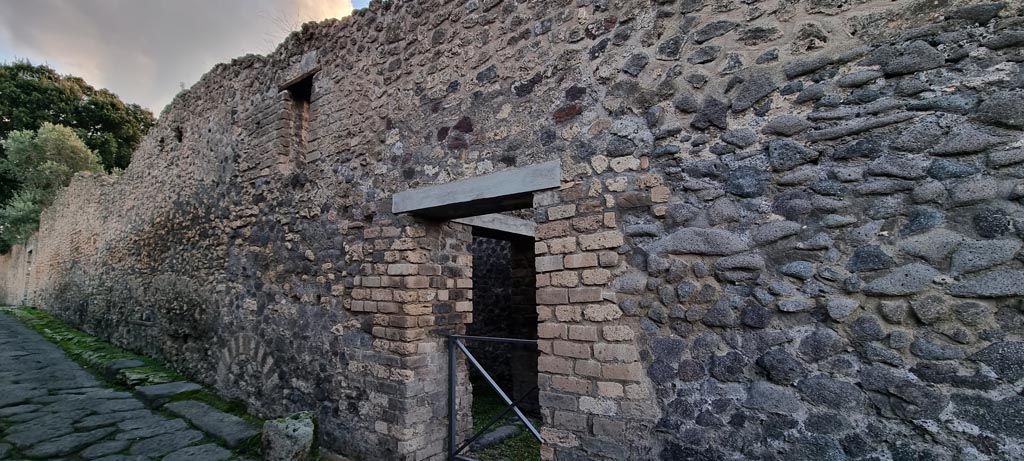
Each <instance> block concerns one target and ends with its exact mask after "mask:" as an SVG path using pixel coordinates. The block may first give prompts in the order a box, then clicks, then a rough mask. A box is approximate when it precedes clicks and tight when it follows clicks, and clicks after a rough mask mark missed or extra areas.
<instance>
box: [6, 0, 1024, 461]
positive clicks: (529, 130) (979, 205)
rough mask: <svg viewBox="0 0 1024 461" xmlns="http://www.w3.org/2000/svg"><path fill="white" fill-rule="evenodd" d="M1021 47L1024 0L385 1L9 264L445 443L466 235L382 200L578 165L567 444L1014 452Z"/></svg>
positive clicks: (561, 275) (356, 412) (557, 373)
mask: <svg viewBox="0 0 1024 461" xmlns="http://www.w3.org/2000/svg"><path fill="white" fill-rule="evenodd" d="M1022 61H1024V9H1022V6H1021V5H1020V4H1019V3H1018V2H1006V3H976V2H967V1H957V0H927V1H914V0H898V1H889V0H884V1H883V0H742V1H737V0H657V1H651V0H544V1H540V0H538V1H526V0H520V1H516V0H504V1H503V0H470V1H451V0H447V1H446V0H422V1H394V2H374V3H373V5H372V6H371V8H370V9H369V10H364V11H360V12H358V13H356V15H355V16H353V17H351V18H347V19H344V20H340V21H327V22H323V23H320V24H315V25H307V26H305V27H304V28H303V29H302V30H301V31H299V32H297V33H295V34H293V35H292V36H291V37H289V38H288V39H287V40H286V41H285V42H284V43H283V44H282V45H281V46H280V47H279V48H278V49H277V50H276V51H275V52H274V53H272V54H270V55H268V56H247V57H243V58H240V59H237V60H235V61H233V62H231V63H229V64H223V65H219V66H217V67H215V68H214V69H212V70H211V71H210V72H209V73H208V74H207V75H206V76H205V77H204V78H203V79H202V80H201V81H200V82H199V83H197V84H196V85H195V86H193V87H192V88H191V89H189V90H187V91H184V92H183V93H182V94H180V95H179V96H178V97H177V98H176V99H175V100H174V102H173V103H172V104H171V105H170V106H169V107H168V108H167V109H166V110H165V111H164V112H163V114H162V115H161V117H160V120H159V122H158V124H157V126H156V127H155V128H154V129H153V131H152V133H151V134H150V135H149V136H148V137H147V138H146V140H145V141H144V143H143V145H142V146H141V148H140V149H139V151H138V152H137V154H136V156H135V160H134V161H133V163H132V165H131V167H129V168H128V169H127V171H126V172H125V173H124V175H123V176H121V177H119V178H116V179H111V178H97V177H79V178H76V179H75V181H74V182H73V184H72V185H71V187H70V188H69V189H68V190H67V191H66V192H65V193H64V194H63V195H62V196H61V197H60V198H59V199H58V201H57V203H56V204H55V205H54V206H53V207H52V208H50V209H49V210H48V211H47V212H46V213H45V214H44V216H43V223H42V227H41V229H40V232H39V234H38V237H37V242H36V245H35V247H34V249H33V255H32V258H31V268H30V269H31V270H30V271H29V270H28V269H29V268H26V267H16V266H19V264H23V263H20V262H19V261H27V259H26V258H21V257H19V256H17V255H18V253H15V254H14V257H5V258H4V259H3V260H2V261H0V264H5V267H3V271H4V274H5V277H4V278H3V280H4V282H3V283H5V284H10V283H15V284H17V281H16V279H17V277H18V276H17V275H15V276H14V279H15V282H11V276H10V275H8V274H23V273H24V274H28V282H27V286H28V292H29V298H30V301H31V302H33V303H35V304H37V305H40V306H42V307H44V308H46V309H48V310H50V311H51V312H53V313H55V314H56V315H58V316H60V317H62V318H64V319H66V320H68V321H70V322H72V323H74V324H76V325H78V326H80V327H81V328H84V329H85V330H87V331H90V332H92V333H95V334H98V335H101V336H104V337H107V338H110V339H111V340H112V341H114V342H116V343H118V344H120V345H123V346H126V347H129V348H133V349H135V350H139V351H142V352H145V353H147V354H151V355H153V356H156V357H161V358H163V359H164V360H167V361H168V362H170V363H172V364H174V366H176V367H177V368H179V369H181V370H182V371H184V372H185V373H187V374H189V375H190V376H191V377H193V378H194V379H197V380H200V381H203V382H205V383H208V384H212V385H214V386H216V387H217V388H218V389H219V390H221V391H222V392H225V393H227V394H229V395H232V396H235V397H238V398H241V399H244V400H245V401H246V402H247V403H248V404H250V405H251V406H252V408H253V409H254V410H255V411H257V412H260V413H263V414H266V415H279V414H283V413H286V412H290V411H295V410H301V409H313V410H315V411H317V413H318V415H319V419H320V423H321V428H322V432H321V434H322V436H323V441H324V443H325V444H326V445H327V446H328V447H330V448H332V449H335V450H338V451H341V452H343V453H346V454H349V455H352V456H354V457H356V458H359V459H388V460H421V459H441V458H442V457H443V455H442V454H441V453H442V452H443V450H444V448H445V439H444V430H443V428H444V427H445V424H446V414H447V408H446V404H445V399H444V396H445V393H446V388H445V386H446V384H445V379H444V377H445V374H446V372H447V370H446V367H447V365H446V354H445V341H444V335H445V334H446V333H448V332H451V331H457V332H461V331H465V325H466V324H467V323H470V322H471V321H472V299H471V298H472V279H471V276H472V253H471V252H470V251H469V248H468V245H469V244H470V243H471V239H472V238H471V232H470V230H469V229H468V228H467V227H466V226H463V225H459V224H454V223H437V222H430V221H422V220H419V219H417V218H414V217H411V216H395V215H392V214H391V213H390V212H389V211H390V209H391V208H390V197H391V196H392V195H393V194H394V193H395V192H398V191H402V190H406V189H409V188H413V187H417V186H421V185H428V184H439V183H446V182H450V181H453V180H457V179H461V178H466V177H470V176H474V175H479V174H483V173H488V172H491V171H496V170H502V169H506V168H512V167H516V166H523V165H529V164H534V163H539V162H541V161H546V160H552V159H556V158H557V159H561V161H562V165H563V173H562V180H563V181H562V187H561V188H560V189H559V190H556V191H551V192H545V193H542V194H538V195H537V196H536V199H535V210H534V215H535V216H536V218H535V219H536V221H537V222H538V230H537V241H536V248H535V250H536V254H537V258H536V267H537V270H538V271H539V274H538V275H537V286H538V291H537V300H536V301H537V304H538V307H537V312H538V316H539V322H540V323H539V325H538V335H539V337H540V338H541V344H540V349H541V353H540V356H539V367H540V372H541V375H540V384H541V393H540V405H541V406H542V414H543V419H544V429H543V433H544V435H545V437H546V438H547V440H548V441H549V443H548V444H546V445H545V446H544V448H543V455H544V457H545V459H558V460H591V459H627V458H628V459H663V460H676V459H846V458H850V459H940V460H941V459H950V460H951V459H1013V458H1021V457H1024V421H1022V419H1021V418H1022V416H1021V415H1024V397H1022V395H1021V389H1022V381H1021V380H1022V378H1024V367H1022V365H1021V364H1022V363H1024V342H1022V334H1024V316H1022V312H1021V310H1022V309H1024V307H1022V305H1021V304H1022V301H1021V300H1022V299H1024V261H1022V259H1024V258H1022V257H1021V251H1020V250H1021V237H1022V235H1024V210H1022V203H1021V199H1022V197H1024V184H1022V178H1024V140H1022V130H1024V115H1022V114H1024V71H1022V67H1021V66H1022V64H1021V62H1022ZM308 75H313V78H312V93H311V97H310V98H309V99H308V100H307V99H305V98H304V94H303V93H304V92H302V91H294V92H289V91H287V90H284V89H282V86H281V85H283V84H286V83H288V82H291V81H301V78H302V77H304V76H308ZM19 251H20V250H19ZM3 290H4V292H5V293H6V296H8V297H10V296H11V293H16V292H17V291H16V287H15V288H12V287H11V286H9V285H5V286H4V288H3ZM15 296H17V295H16V294H15ZM461 376H462V377H463V380H462V381H461V382H460V386H461V387H462V391H466V390H467V389H466V387H467V386H468V383H467V382H466V381H465V379H464V378H465V373H464V372H463V373H462V375H461ZM466 411H467V407H466V404H465V402H464V403H463V404H462V405H461V406H460V412H461V413H460V422H461V424H462V426H463V428H466V427H468V424H469V423H468V418H467V416H468V415H467V414H466Z"/></svg>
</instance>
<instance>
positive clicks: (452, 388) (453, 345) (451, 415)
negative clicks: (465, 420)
mask: <svg viewBox="0 0 1024 461" xmlns="http://www.w3.org/2000/svg"><path fill="white" fill-rule="evenodd" d="M466 339H468V340H471V341H490V342H498V343H510V344H532V345H534V346H536V345H537V341H536V340H532V339H515V338H495V337H491V336H466V335H448V459H449V460H460V459H461V460H466V459H469V458H464V457H461V456H459V453H462V451H463V450H465V449H466V448H467V447H469V445H470V444H471V443H473V442H474V441H476V439H477V438H479V437H480V436H481V435H483V433H484V432H486V431H487V429H489V428H490V427H491V426H492V425H494V423H496V422H498V421H499V420H500V419H501V418H502V417H504V416H505V415H506V414H508V412H509V410H511V411H512V412H514V413H515V415H516V417H517V418H519V421H522V422H523V424H525V425H526V428H527V429H529V431H530V433H531V434H533V437H534V438H536V439H537V440H538V441H539V442H540V443H544V438H543V437H541V435H540V432H538V431H537V428H536V427H534V426H533V423H531V422H530V420H529V419H528V418H527V417H526V415H524V414H523V412H522V411H520V410H519V406H518V405H519V403H520V402H522V401H523V399H524V398H526V396H528V395H530V394H531V393H533V392H534V391H536V390H537V387H536V386H534V387H533V389H530V391H529V392H526V393H525V394H523V395H522V396H520V397H519V398H518V399H516V401H514V402H513V401H512V399H510V398H509V397H508V395H506V394H505V391H503V390H501V386H498V383H496V382H494V378H491V375H490V374H489V373H487V370H484V367H483V366H481V365H480V362H478V361H477V360H476V357H474V356H473V354H471V353H470V352H469V350H468V349H466V345H465V344H463V343H462V341H463V340H466ZM458 351H462V353H463V354H466V358H467V359H468V360H469V363H471V364H472V365H473V367H474V368H476V370H477V371H479V372H480V374H481V375H483V377H484V379H485V380H487V384H490V385H491V387H492V388H493V389H494V391H495V392H497V393H498V396H499V397H501V400H503V401H504V402H505V404H506V405H508V406H507V407H506V408H505V410H504V411H502V413H501V414H500V415H498V416H496V417H495V418H493V419H492V420H491V421H490V422H488V423H487V425H486V426H484V427H483V428H482V429H480V430H479V431H477V433H476V434H473V436H472V437H470V438H469V439H468V440H467V441H466V442H464V443H463V444H462V445H460V446H459V447H456V446H455V443H456V441H457V440H458V421H456V419H457V418H458V410H457V408H456V407H455V404H456V402H457V396H456V388H457V386H456V385H457V384H458V361H457V359H458Z"/></svg>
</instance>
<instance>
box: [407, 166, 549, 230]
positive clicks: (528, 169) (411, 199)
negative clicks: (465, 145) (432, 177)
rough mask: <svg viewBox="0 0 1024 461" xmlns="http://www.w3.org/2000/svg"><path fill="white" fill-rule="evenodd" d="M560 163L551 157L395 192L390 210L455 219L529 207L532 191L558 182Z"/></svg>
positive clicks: (546, 187)
mask: <svg viewBox="0 0 1024 461" xmlns="http://www.w3.org/2000/svg"><path fill="white" fill-rule="evenodd" d="M561 177H562V162H561V160H553V161H550V162H544V163H537V164H534V165H529V166H524V167H520V168H513V169H509V170H503V171H499V172H496V173H490V174H485V175H482V176H476V177H472V178H466V179H462V180H459V181H453V182H450V183H447V184H438V185H434V186H425V187H419V188H416V189H410V190H407V191H403V192H399V193H397V194H395V196H394V200H392V206H391V210H392V212H393V213H395V214H398V213H412V214H415V215H417V216H423V217H426V218H434V219H457V218H466V217H470V216H479V215H485V214H491V213H500V212H502V211H510V210H517V209H522V208H530V207H532V206H533V193H534V192H538V191H542V190H548V189H555V188H557V187H559V186H560V185H561Z"/></svg>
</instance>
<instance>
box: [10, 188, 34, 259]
mask: <svg viewBox="0 0 1024 461" xmlns="http://www.w3.org/2000/svg"><path fill="white" fill-rule="evenodd" d="M38 195H39V194H38V193H37V192H36V191H33V190H23V191H20V192H18V193H17V194H16V195H15V196H14V198H12V199H11V200H10V201H9V202H7V204H6V205H5V206H4V207H3V208H0V246H2V249H3V250H6V249H7V247H9V246H10V245H11V244H12V243H19V242H24V241H26V240H28V238H29V237H31V236H32V234H34V233H35V231H36V229H38V228H39V213H40V212H41V211H42V207H41V206H40V205H39V202H40V200H39V197H38Z"/></svg>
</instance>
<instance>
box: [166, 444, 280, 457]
mask: <svg viewBox="0 0 1024 461" xmlns="http://www.w3.org/2000/svg"><path fill="white" fill-rule="evenodd" d="M229 458H231V452H230V451H228V450H225V449H224V448H223V447H220V446H217V445H214V444H212V443H208V444H206V445H197V446H194V447H188V448H182V449H181V450H178V451H175V452H174V453H171V454H169V455H167V456H165V457H164V459H163V461H222V460H225V459H229ZM264 459H266V460H269V459H271V458H266V457H265V458H264ZM295 461H300V460H299V459H296V460H295Z"/></svg>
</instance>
